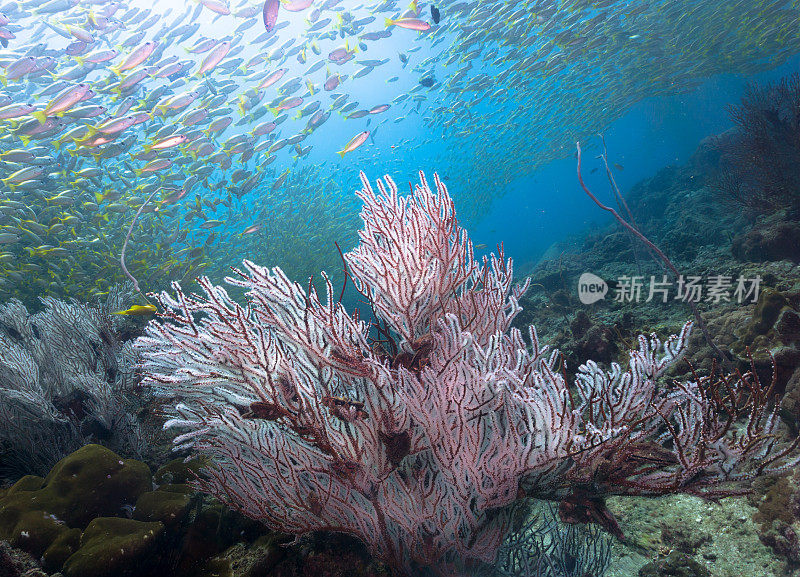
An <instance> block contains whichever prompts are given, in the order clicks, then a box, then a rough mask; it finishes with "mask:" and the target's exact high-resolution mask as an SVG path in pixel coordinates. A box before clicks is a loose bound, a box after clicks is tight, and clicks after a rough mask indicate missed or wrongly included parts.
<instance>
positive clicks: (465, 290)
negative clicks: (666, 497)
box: [137, 173, 797, 573]
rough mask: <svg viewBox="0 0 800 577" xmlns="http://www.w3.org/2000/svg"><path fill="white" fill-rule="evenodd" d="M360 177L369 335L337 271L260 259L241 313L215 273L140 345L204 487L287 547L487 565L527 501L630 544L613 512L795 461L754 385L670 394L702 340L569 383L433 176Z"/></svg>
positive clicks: (237, 281) (710, 381)
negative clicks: (614, 501)
mask: <svg viewBox="0 0 800 577" xmlns="http://www.w3.org/2000/svg"><path fill="white" fill-rule="evenodd" d="M361 180H362V183H363V189H362V190H361V192H360V193H359V194H360V197H361V199H362V200H363V201H364V208H363V210H362V213H361V216H362V219H363V220H364V228H363V230H362V231H361V232H360V243H359V245H358V246H357V247H355V248H354V249H353V250H352V251H351V252H349V253H347V254H346V255H345V261H346V263H347V266H348V269H349V275H350V278H352V279H353V281H354V282H355V284H356V287H357V288H358V290H359V291H360V292H361V293H362V294H363V295H364V297H365V298H366V299H367V300H368V302H369V303H371V305H372V309H373V311H374V315H375V318H374V320H372V321H371V322H365V321H364V320H362V319H360V318H359V317H358V315H357V314H349V313H348V312H347V311H346V310H345V309H344V307H343V306H342V305H341V304H340V303H339V302H337V301H336V300H335V297H334V291H333V289H332V286H331V283H330V282H329V281H328V278H327V277H326V276H325V275H324V274H323V279H324V282H325V284H326V289H327V292H326V295H325V296H324V297H323V296H321V295H320V294H319V293H318V292H317V290H316V289H315V287H314V286H313V285H311V284H310V283H309V286H308V288H304V287H303V286H301V285H299V284H297V283H295V282H292V281H291V280H290V279H289V278H288V277H287V276H286V275H285V274H284V273H283V272H282V271H281V269H279V268H273V269H267V268H263V267H260V266H258V265H256V264H254V263H252V262H249V261H245V262H244V266H243V269H242V270H237V271H236V273H237V276H236V277H234V278H228V279H226V281H227V282H228V283H229V284H231V285H234V286H237V287H242V288H244V289H246V290H247V291H248V292H247V304H246V305H240V304H238V303H236V302H235V301H233V300H232V299H231V298H230V297H229V295H228V294H227V292H226V291H225V289H224V288H222V287H220V286H216V285H214V284H212V283H211V282H210V281H209V280H208V279H207V278H201V279H199V281H198V282H199V284H200V286H201V288H202V289H203V291H204V294H203V295H195V294H187V293H185V292H183V290H182V289H181V288H180V286H178V285H177V284H175V285H174V286H173V288H174V291H175V295H174V296H170V295H169V294H167V293H163V294H161V295H160V297H159V301H160V303H161V305H162V307H163V308H164V310H165V313H164V314H163V315H162V316H161V318H160V319H159V320H155V321H153V322H151V323H150V324H149V326H148V328H147V334H146V336H144V337H142V338H140V339H139V340H138V341H137V347H138V349H139V351H140V352H141V354H142V358H143V370H144V373H145V378H144V381H145V384H147V385H149V386H151V387H153V388H154V390H155V391H156V392H157V393H158V394H160V395H163V396H165V397H172V398H175V399H177V401H176V403H177V404H176V405H175V407H174V410H173V415H172V418H171V419H170V420H169V421H168V422H167V423H166V426H167V427H175V428H177V429H179V430H180V431H181V432H180V434H179V435H178V436H177V437H176V439H175V443H176V445H177V446H178V447H190V448H192V450H193V451H195V452H197V453H202V454H205V455H208V456H209V457H211V459H212V463H213V465H212V466H211V467H210V468H209V469H208V471H207V473H206V476H205V477H203V478H201V479H199V480H198V481H197V485H198V486H199V488H200V489H201V490H203V491H206V492H208V493H210V494H212V495H215V496H216V497H218V498H219V499H221V500H223V501H225V502H227V503H229V504H230V505H232V506H234V507H236V508H238V509H240V510H241V511H242V512H244V513H245V514H247V515H249V516H250V517H252V518H254V519H260V520H262V521H264V522H265V523H267V524H268V525H270V526H271V527H273V528H275V529H279V530H281V531H285V532H290V533H296V534H301V533H305V532H308V531H314V530H330V531H339V532H344V533H349V534H352V535H355V536H357V537H358V538H360V539H362V540H363V541H364V542H366V543H367V544H368V545H369V546H370V548H371V550H372V552H373V553H374V555H375V556H376V557H378V558H380V559H382V560H384V561H385V562H387V563H388V564H390V565H391V566H393V567H395V568H397V569H398V570H400V571H406V572H411V571H412V570H413V568H414V567H418V566H433V567H436V568H437V569H438V570H439V571H440V572H442V573H452V572H456V571H458V570H462V569H463V568H464V566H465V565H469V564H471V563H479V562H492V561H493V560H494V558H495V555H496V553H497V550H498V548H499V546H500V544H501V542H502V540H503V538H504V536H505V534H506V532H507V531H508V529H509V526H510V523H511V516H512V515H511V505H512V504H513V503H515V502H516V501H517V500H518V499H520V498H522V497H524V496H532V497H538V498H543V499H550V500H555V501H559V502H560V511H561V516H562V519H564V520H565V521H568V522H584V523H585V522H595V523H598V524H600V525H602V526H604V527H605V528H606V529H608V530H610V531H612V532H614V533H616V534H618V535H620V534H621V531H620V529H619V527H618V526H617V523H616V521H615V520H614V518H613V516H612V515H611V514H610V513H609V512H608V510H607V509H606V508H605V505H604V498H605V497H606V496H608V495H619V494H628V495H659V494H664V493H670V492H678V491H681V492H687V493H692V494H696V495H701V496H705V497H708V498H718V497H721V496H724V495H727V494H732V493H736V492H738V490H739V487H740V486H741V483H742V482H743V481H745V480H748V479H750V478H752V477H753V476H755V475H757V474H761V473H765V472H768V471H775V470H782V469H785V468H787V467H789V466H791V465H792V464H794V463H796V461H797V459H796V458H795V457H793V456H792V454H793V453H792V451H793V450H794V448H795V447H794V445H791V444H790V445H788V446H786V445H779V444H778V442H777V440H776V437H775V432H776V428H777V425H778V420H777V418H776V414H775V409H774V406H775V403H774V399H772V398H771V393H770V391H769V390H764V389H763V388H762V387H761V386H760V384H759V383H758V381H757V380H755V379H754V378H753V377H751V376H750V375H734V376H732V377H726V378H712V377H707V378H698V379H696V380H695V381H694V382H687V383H676V384H669V383H667V382H665V380H664V378H663V376H662V375H663V374H664V372H665V370H666V369H667V368H668V367H669V366H670V365H671V364H672V363H674V362H676V360H677V359H679V358H680V356H681V355H682V354H683V352H684V350H685V347H686V342H687V337H688V334H689V330H690V327H691V325H690V324H688V323H687V325H686V326H685V327H684V328H683V330H682V331H681V333H680V334H679V335H677V336H675V337H672V338H670V339H669V340H667V341H666V342H663V343H662V342H661V341H659V340H658V339H657V338H656V337H655V336H652V337H650V338H644V337H641V338H640V339H639V348H638V349H637V350H635V351H632V352H631V353H630V362H629V366H628V368H627V369H623V368H622V367H621V366H620V365H617V364H614V365H612V367H611V368H610V370H608V371H606V370H603V369H601V368H600V367H599V366H597V365H596V364H595V363H592V362H589V363H587V364H586V365H583V366H581V367H580V369H579V371H578V376H577V381H576V383H575V385H574V386H573V387H569V386H568V384H567V382H566V381H565V379H564V378H563V376H562V375H561V374H560V372H559V367H560V364H559V362H558V360H559V357H558V353H557V352H556V351H549V350H548V349H547V347H544V346H542V345H541V344H540V343H539V340H538V338H537V335H536V331H535V330H534V329H533V328H530V329H529V330H528V333H527V336H528V342H527V343H526V339H524V338H523V334H522V332H521V331H519V330H518V329H516V328H511V322H512V320H513V319H514V317H515V316H516V315H517V314H518V313H519V311H520V306H519V298H520V297H521V296H522V294H523V293H524V292H525V290H526V288H527V283H524V284H523V285H520V286H512V264H511V261H510V260H505V259H504V257H503V254H502V249H501V251H500V255H499V256H494V255H493V256H491V257H490V258H484V259H482V261H477V260H476V259H475V258H474V255H473V249H472V243H471V241H470V240H469V237H468V235H467V233H466V231H465V230H464V229H463V228H461V227H460V226H459V225H458V221H457V219H456V216H455V210H454V205H453V201H452V200H451V198H450V196H449V194H448V192H447V190H446V188H445V186H444V184H442V182H441V181H440V180H439V179H438V177H434V181H435V189H432V188H431V187H430V186H429V185H428V183H427V181H426V180H425V177H424V175H422V174H420V184H419V185H417V187H416V189H415V190H414V191H413V193H412V194H411V195H409V196H406V197H401V196H400V195H399V194H398V192H397V187H396V186H395V184H394V183H393V182H392V180H391V179H390V178H389V177H386V179H385V184H384V183H382V182H380V181H379V182H378V193H376V192H375V191H374V190H373V188H372V186H371V185H370V183H369V181H368V180H367V178H366V177H365V176H364V174H363V173H362V175H361ZM739 419H741V420H744V421H745V422H746V426H745V427H744V428H741V429H738V428H736V427H734V422H735V421H736V420H739Z"/></svg>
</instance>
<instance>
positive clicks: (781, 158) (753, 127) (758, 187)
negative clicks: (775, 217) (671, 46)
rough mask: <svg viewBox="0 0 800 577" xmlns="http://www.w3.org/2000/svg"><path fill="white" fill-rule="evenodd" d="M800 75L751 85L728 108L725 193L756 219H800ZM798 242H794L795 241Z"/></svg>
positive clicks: (722, 183)
mask: <svg viewBox="0 0 800 577" xmlns="http://www.w3.org/2000/svg"><path fill="white" fill-rule="evenodd" d="M798 110H800V74H799V73H794V74H792V75H791V76H788V77H786V78H783V79H782V80H780V81H779V82H777V83H775V84H769V83H767V84H764V85H762V86H759V85H756V84H748V85H747V87H746V88H745V93H744V96H743V97H742V101H741V103H740V104H738V105H733V106H731V107H730V113H731V118H732V119H733V121H734V123H735V126H736V128H735V130H734V132H733V133H732V134H728V135H726V138H723V139H720V141H719V148H720V150H721V152H722V165H723V166H722V170H723V174H722V177H721V179H720V188H721V190H722V191H723V192H724V193H725V194H727V195H728V197H729V198H731V199H732V200H733V201H734V202H736V203H737V204H738V205H739V206H744V207H746V208H747V209H749V210H751V211H752V212H754V213H756V214H763V213H774V212H776V211H777V210H780V209H789V210H790V211H791V212H792V214H793V218H795V219H796V218H797V217H800V213H798V212H797V211H798V209H800V114H798V112H797V111H798ZM795 238H796V236H795Z"/></svg>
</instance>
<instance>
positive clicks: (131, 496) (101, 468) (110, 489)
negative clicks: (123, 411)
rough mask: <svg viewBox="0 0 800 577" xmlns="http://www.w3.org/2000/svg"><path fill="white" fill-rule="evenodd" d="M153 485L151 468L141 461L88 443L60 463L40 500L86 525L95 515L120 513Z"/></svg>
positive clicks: (72, 521)
mask: <svg viewBox="0 0 800 577" xmlns="http://www.w3.org/2000/svg"><path fill="white" fill-rule="evenodd" d="M152 486H153V481H152V477H151V475H150V468H149V467H148V466H147V465H145V464H144V463H142V462H141V461H136V460H134V459H121V458H120V457H119V456H117V454H116V453H114V452H113V451H111V450H109V449H107V448H105V447H103V446H101V445H86V446H85V447H81V448H80V449H78V450H77V451H75V452H74V453H72V454H71V455H69V456H67V457H65V458H63V459H61V460H60V461H59V462H58V463H56V465H55V466H54V467H53V469H52V470H51V471H50V474H49V475H47V477H46V478H45V485H44V487H43V488H42V489H41V492H42V495H41V496H40V497H39V498H38V499H37V501H38V502H39V503H40V504H44V505H45V507H46V509H45V510H47V511H48V512H50V513H53V514H55V515H56V516H58V517H59V518H61V519H63V520H64V522H66V523H67V525H69V526H71V527H85V526H86V525H87V524H88V523H89V521H91V520H92V519H94V518H95V517H102V516H113V515H118V514H119V513H120V511H121V510H122V507H123V506H124V505H130V504H133V503H135V502H136V499H137V498H138V496H139V495H141V494H142V493H144V492H145V491H149V490H150V489H151V488H152Z"/></svg>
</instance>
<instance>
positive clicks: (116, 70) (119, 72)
mask: <svg viewBox="0 0 800 577" xmlns="http://www.w3.org/2000/svg"><path fill="white" fill-rule="evenodd" d="M108 69H109V70H110V71H111V72H113V73H114V74H116V75H117V76H122V70H120V67H119V66H109V67H108Z"/></svg>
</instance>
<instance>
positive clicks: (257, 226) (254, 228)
mask: <svg viewBox="0 0 800 577" xmlns="http://www.w3.org/2000/svg"><path fill="white" fill-rule="evenodd" d="M259 230H261V225H260V224H253V225H251V226H248V227H247V228H246V229H244V230H243V231H242V234H243V235H244V234H253V233H254V232H258V231H259Z"/></svg>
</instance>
